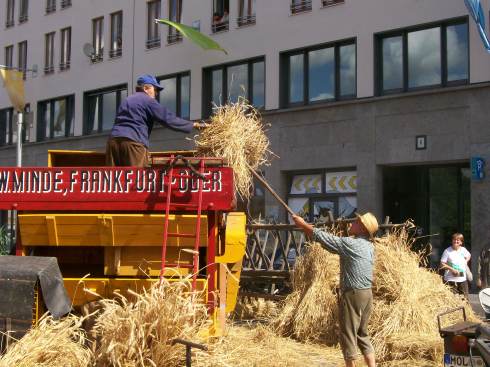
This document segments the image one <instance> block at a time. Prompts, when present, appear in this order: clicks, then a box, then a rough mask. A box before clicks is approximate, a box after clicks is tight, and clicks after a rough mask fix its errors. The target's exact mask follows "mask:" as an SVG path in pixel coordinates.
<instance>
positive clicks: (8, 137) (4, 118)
mask: <svg viewBox="0 0 490 367" xmlns="http://www.w3.org/2000/svg"><path fill="white" fill-rule="evenodd" d="M13 116H14V109H13V108H4V109H2V110H0V146H2V145H10V144H13V127H14V123H13Z"/></svg>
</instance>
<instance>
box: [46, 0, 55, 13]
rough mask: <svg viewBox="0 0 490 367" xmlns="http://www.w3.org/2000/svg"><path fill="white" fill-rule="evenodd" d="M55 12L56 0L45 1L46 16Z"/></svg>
mask: <svg viewBox="0 0 490 367" xmlns="http://www.w3.org/2000/svg"><path fill="white" fill-rule="evenodd" d="M55 11H56V0H46V14H49V13H53V12H55Z"/></svg>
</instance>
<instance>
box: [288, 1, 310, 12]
mask: <svg viewBox="0 0 490 367" xmlns="http://www.w3.org/2000/svg"><path fill="white" fill-rule="evenodd" d="M305 11H311V0H292V1H291V14H298V13H303V12H305Z"/></svg>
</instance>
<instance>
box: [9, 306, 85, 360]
mask: <svg viewBox="0 0 490 367" xmlns="http://www.w3.org/2000/svg"><path fill="white" fill-rule="evenodd" d="M82 321H83V319H81V318H79V317H77V316H74V315H69V316H67V317H66V318H64V319H62V320H55V319H53V317H52V316H50V315H48V314H45V315H44V316H43V317H42V318H41V319H40V320H39V323H38V325H37V326H36V327H34V328H32V329H31V330H29V331H28V332H27V334H26V335H25V336H24V337H23V338H22V339H20V340H19V341H17V342H15V343H14V344H13V345H12V347H11V348H9V350H8V351H7V353H5V354H4V355H3V356H1V357H0V367H12V366H16V367H34V366H36V367H88V366H92V363H93V355H92V353H91V351H90V350H89V349H88V348H87V347H86V346H85V333H84V331H83V330H82V329H81V323H82Z"/></svg>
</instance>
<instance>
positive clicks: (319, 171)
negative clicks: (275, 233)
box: [285, 167, 358, 223]
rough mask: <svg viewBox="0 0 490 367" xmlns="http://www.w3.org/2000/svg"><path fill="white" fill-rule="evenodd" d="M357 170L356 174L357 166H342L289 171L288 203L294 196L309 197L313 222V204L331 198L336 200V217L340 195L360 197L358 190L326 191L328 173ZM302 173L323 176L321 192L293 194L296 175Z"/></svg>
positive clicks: (287, 180)
mask: <svg viewBox="0 0 490 367" xmlns="http://www.w3.org/2000/svg"><path fill="white" fill-rule="evenodd" d="M352 171H355V172H356V174H357V172H358V170H357V167H340V168H327V169H313V170H295V171H288V172H286V183H287V194H286V203H288V202H289V199H294V198H307V199H308V205H309V207H310V213H309V222H310V223H313V215H314V213H313V211H312V210H311V209H313V204H314V203H315V201H321V200H330V201H334V213H332V214H333V216H334V218H335V217H336V215H337V214H338V210H339V208H338V207H339V203H338V199H339V198H340V197H346V196H348V197H356V198H357V197H358V191H357V190H356V192H348V193H342V192H339V193H332V192H327V191H326V175H327V173H329V172H352ZM301 175H320V178H321V192H320V193H314V194H307V193H305V194H291V193H290V191H291V185H292V183H293V179H294V177H295V176H301ZM288 216H289V214H288V213H286V218H285V219H286V223H287V222H288V221H289V218H288Z"/></svg>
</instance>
